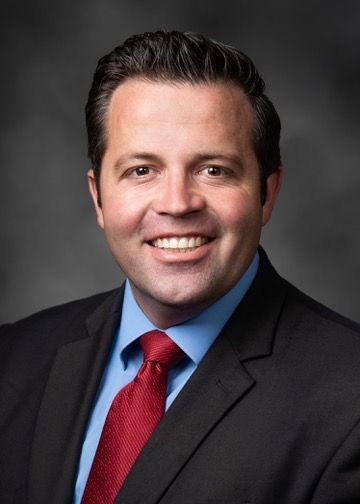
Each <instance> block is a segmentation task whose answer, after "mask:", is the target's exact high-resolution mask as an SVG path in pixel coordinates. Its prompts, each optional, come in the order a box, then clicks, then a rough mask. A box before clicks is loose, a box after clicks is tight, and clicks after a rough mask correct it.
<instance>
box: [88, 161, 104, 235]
mask: <svg viewBox="0 0 360 504" xmlns="http://www.w3.org/2000/svg"><path fill="white" fill-rule="evenodd" d="M87 178H88V183H89V191H90V194H91V197H92V200H93V203H94V207H95V212H96V218H97V222H98V224H99V226H100V227H101V229H104V216H103V212H102V209H101V206H100V204H99V201H100V198H99V192H98V188H97V185H96V181H95V175H94V170H89V171H88V172H87Z"/></svg>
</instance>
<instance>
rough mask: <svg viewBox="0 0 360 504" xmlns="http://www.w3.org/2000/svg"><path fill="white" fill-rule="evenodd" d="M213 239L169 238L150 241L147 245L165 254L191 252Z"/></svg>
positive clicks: (196, 237) (203, 237)
mask: <svg viewBox="0 0 360 504" xmlns="http://www.w3.org/2000/svg"><path fill="white" fill-rule="evenodd" d="M211 240H213V238H209V237H208V236H169V237H163V238H156V239H155V240H151V241H150V242H148V243H149V245H151V246H152V247H155V248H159V249H162V250H164V251H166V252H174V253H176V252H178V253H179V252H182V253H184V252H185V253H186V252H192V251H193V250H196V249H198V248H199V247H202V246H203V245H205V244H206V243H209V242H210V241H211Z"/></svg>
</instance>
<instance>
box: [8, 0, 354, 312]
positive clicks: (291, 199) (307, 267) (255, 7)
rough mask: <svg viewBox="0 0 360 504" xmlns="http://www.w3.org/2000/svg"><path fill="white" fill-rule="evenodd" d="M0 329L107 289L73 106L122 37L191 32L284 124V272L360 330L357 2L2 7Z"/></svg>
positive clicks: (272, 229) (80, 123)
mask: <svg viewBox="0 0 360 504" xmlns="http://www.w3.org/2000/svg"><path fill="white" fill-rule="evenodd" d="M0 19H1V21H0V23H1V25H0V37H1V46H0V47H1V80H0V85H1V94H0V96H1V109H0V110H1V116H0V117H1V120H0V124H1V126H0V127H1V135H0V141H1V155H0V159H1V168H0V169H1V179H0V180H1V186H0V191H1V208H2V210H1V227H0V230H1V262H0V285H1V299H0V321H6V320H7V321H12V320H15V319H17V318H19V317H23V316H25V315H27V314H29V313H31V312H33V311H35V310H39V309H41V308H45V307H47V306H50V305H53V304H57V303H62V302H65V301H67V300H71V299H75V298H78V297H81V296H87V295H90V294H92V293H95V292H98V291H101V290H105V289H108V288H112V287H114V286H117V285H118V284H119V283H120V280H121V275H120V273H119V271H118V269H117V267H116V266H115V265H114V264H113V260H112V258H111V256H110V253H109V252H108V251H107V248H106V246H105V243H104V240H103V237H102V235H101V233H100V231H99V230H98V229H97V227H96V224H95V220H94V215H93V209H92V206H91V203H90V199H89V196H88V194H87V187H86V177H85V174H86V170H87V168H88V167H89V163H88V160H87V157H86V141H85V127H84V115H83V108H84V103H85V100H86V95H87V92H88V88H89V85H90V81H91V77H92V73H93V71H94V68H95V64H96V61H97V60H98V58H99V57H100V56H102V55H103V54H104V53H106V52H108V51H109V50H111V49H112V48H113V47H114V46H115V45H117V44H119V43H120V42H121V41H122V40H123V39H124V38H126V37H127V36H129V35H131V34H133V33H136V32H142V31H146V30H154V29H159V28H166V29H181V30H193V31H201V32H203V33H205V34H207V35H210V36H212V37H215V38H219V39H221V40H223V41H225V42H227V43H229V44H233V45H236V46H238V47H239V48H240V49H242V50H243V51H244V52H246V53H248V54H249V55H250V56H251V57H252V58H253V59H254V60H255V62H256V63H257V65H258V67H259V68H260V71H261V73H262V75H263V77H264V78H265V80H266V82H267V87H268V94H269V96H270V97H271V98H272V100H273V102H274V103H275V105H276V106H277V108H278V110H279V113H280V116H281V118H282V122H283V136H282V152H283V161H284V165H285V171H286V176H285V183H284V187H283V192H282V195H281V198H280V201H279V204H278V207H277V209H276V211H275V214H274V215H273V220H272V222H271V223H270V225H269V226H268V228H267V229H266V233H265V234H264V239H263V244H264V245H265V246H266V249H267V250H268V252H269V254H270V257H271V258H272V261H273V263H274V264H275V266H276V267H277V269H278V270H279V272H280V273H281V274H283V275H284V276H286V277H287V278H288V279H289V280H291V281H292V282H294V283H295V284H296V285H298V286H299V287H300V288H301V289H303V290H305V291H306V292H308V293H309V294H311V295H312V296H314V297H315V298H317V299H318V300H320V301H322V302H324V303H326V304H327V305H329V306H330V307H332V308H334V309H336V310H338V311H339V312H341V313H343V314H345V315H347V316H350V317H352V318H354V319H356V320H358V321H359V320H360V308H359V303H360V285H359V276H360V275H359V273H360V266H359V264H360V235H359V215H360V203H359V185H360V169H359V164H360V145H359V143H360V117H359V116H360V56H359V48H360V2H357V1H355V0H354V1H351V2H349V1H346V0H345V1H344V0H342V1H341V2H327V1H322V2H318V1H311V2H310V1H306V0H305V1H301V2H296V1H291V2H289V1H287V0H283V1H274V0H273V1H271V2H266V1H264V2H262V3H260V2H257V1H255V0H253V1H252V2H250V1H249V0H246V1H244V0H241V1H233V2H229V1H226V0H224V1H211V0H207V1H196V0H182V1H177V2H173V1H169V0H167V1H166V0H164V1H155V2H154V1H153V2H146V1H145V0H142V1H139V0H138V1H136V0H125V1H114V0H113V1H111V0H102V1H95V0H87V1H72V2H69V1H67V0H65V1H64V0H63V1H61V2H60V1H57V2H51V1H45V0H37V1H31V2H29V1H26V0H21V1H19V0H7V1H2V2H1V16H0Z"/></svg>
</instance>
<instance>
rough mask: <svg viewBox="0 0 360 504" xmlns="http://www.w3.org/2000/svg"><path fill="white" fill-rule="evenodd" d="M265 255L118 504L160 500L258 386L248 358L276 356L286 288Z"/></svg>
mask: <svg viewBox="0 0 360 504" xmlns="http://www.w3.org/2000/svg"><path fill="white" fill-rule="evenodd" d="M261 256H262V266H261V269H260V271H259V273H258V275H257V277H256V279H255V281H254V283H253V286H252V287H251V289H250V290H249V292H248V293H247V295H246V296H245V298H244V299H243V301H242V303H241V304H240V306H239V307H238V309H237V310H236V311H235V313H234V314H233V316H232V317H231V319H230V320H229V322H228V323H227V324H226V326H225V327H224V329H223V331H222V332H221V334H220V335H219V337H218V338H217V340H216V341H215V342H214V344H213V345H212V347H211V348H210V350H209V351H208V353H207V354H206V356H205V357H204V359H203V361H202V362H201V363H200V365H199V367H198V369H197V370H196V372H195V373H194V374H193V375H192V377H191V378H190V380H189V381H188V383H187V384H186V386H185V387H184V388H183V390H182V391H181V393H180V394H179V396H178V397H177V399H176V400H175V401H174V403H173V405H172V406H171V407H170V409H169V410H168V411H167V413H166V415H165V416H164V418H163V419H162V421H161V422H160V423H159V425H158V426H157V428H156V430H155V431H154V433H153V434H152V436H151V437H150V439H149V441H148V443H147V444H146V445H145V447H144V449H143V451H142V453H141V454H140V456H139V457H138V459H137V460H136V462H135V464H134V466H133V468H132V470H131V472H130V473H129V475H128V477H127V479H126V481H125V483H124V485H123V487H122V489H121V491H120V493H119V495H118V496H117V499H116V500H115V503H116V504H136V503H139V504H140V503H143V502H146V504H154V503H157V502H159V500H160V499H161V497H162V496H163V495H164V493H165V492H166V490H167V489H168V488H169V486H170V485H171V483H172V482H173V481H174V479H175V478H176V477H177V475H178V474H179V473H180V471H181V470H182V468H183V467H184V465H185V464H186V463H187V461H188V460H189V459H190V458H191V456H192V454H193V453H194V452H195V451H196V449H197V448H198V446H199V445H200V444H201V443H202V442H203V441H204V439H205V437H206V436H207V434H208V433H209V432H210V431H211V429H213V428H215V426H216V424H217V422H219V421H220V420H221V418H222V417H223V416H224V415H226V413H227V412H228V411H229V410H230V409H231V407H232V406H233V405H234V404H235V403H237V402H239V401H240V400H241V399H242V398H243V397H244V396H245V395H246V394H248V393H251V389H252V388H253V387H254V386H256V383H255V380H254V378H253V377H252V376H251V375H250V374H249V373H248V371H247V370H246V364H245V363H246V362H247V361H249V360H253V359H260V358H264V357H267V356H269V355H271V351H272V346H273V339H274V334H275V328H276V325H277V320H278V317H279V314H280V312H281V308H282V305H283V302H284V298H285V291H286V285H285V282H284V281H283V280H281V279H280V277H278V275H277V274H276V273H275V271H274V270H273V269H272V267H271V265H270V264H269V263H268V261H267V259H266V257H265V254H264V253H263V252H261ZM260 314H261V316H260Z"/></svg>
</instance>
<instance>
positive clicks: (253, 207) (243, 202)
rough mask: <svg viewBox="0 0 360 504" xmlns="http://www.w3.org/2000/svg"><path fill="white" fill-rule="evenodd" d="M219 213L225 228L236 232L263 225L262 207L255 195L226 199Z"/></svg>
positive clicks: (254, 228)
mask: <svg viewBox="0 0 360 504" xmlns="http://www.w3.org/2000/svg"><path fill="white" fill-rule="evenodd" d="M218 215H219V216H220V220H221V222H222V225H223V226H224V230H228V231H229V232H233V233H236V234H237V233H239V232H240V233H241V232H242V231H247V232H248V231H249V229H250V230H254V231H255V230H256V229H257V228H260V227H261V220H262V207H261V205H260V202H256V200H255V199H254V197H249V195H247V194H244V195H243V196H242V197H241V198H239V197H237V198H229V197H228V198H226V199H224V202H223V204H222V206H221V208H220V207H219V213H218ZM239 238H240V236H239Z"/></svg>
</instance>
